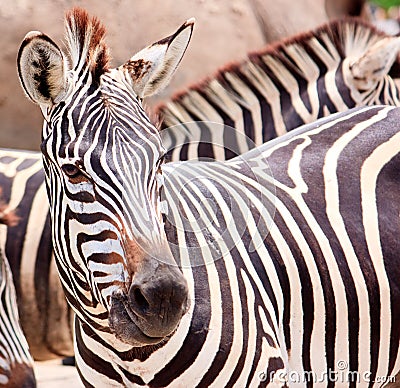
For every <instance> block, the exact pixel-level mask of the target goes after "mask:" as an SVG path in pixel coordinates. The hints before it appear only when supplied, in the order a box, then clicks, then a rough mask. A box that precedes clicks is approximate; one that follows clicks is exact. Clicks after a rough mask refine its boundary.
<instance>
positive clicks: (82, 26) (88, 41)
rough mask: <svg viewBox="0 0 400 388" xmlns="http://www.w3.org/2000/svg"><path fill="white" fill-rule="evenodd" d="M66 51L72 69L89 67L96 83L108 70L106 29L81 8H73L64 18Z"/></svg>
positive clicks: (108, 57) (108, 58)
mask: <svg viewBox="0 0 400 388" xmlns="http://www.w3.org/2000/svg"><path fill="white" fill-rule="evenodd" d="M65 33H66V41H67V49H68V52H69V55H70V59H71V62H72V68H73V69H74V70H75V71H80V70H81V69H83V68H84V67H85V66H86V67H89V70H90V72H91V73H92V76H93V79H94V80H95V81H96V80H98V79H99V78H100V76H101V75H102V74H103V73H105V72H106V71H107V70H108V65H109V61H110V55H109V50H108V47H107V45H106V43H105V34H106V29H105V27H104V26H103V24H102V23H101V22H100V21H99V19H97V18H96V17H92V18H90V17H89V14H88V13H87V12H86V11H85V10H84V9H82V8H73V9H72V10H70V11H68V12H67V14H66V16H65Z"/></svg>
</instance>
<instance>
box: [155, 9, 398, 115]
mask: <svg viewBox="0 0 400 388" xmlns="http://www.w3.org/2000/svg"><path fill="white" fill-rule="evenodd" d="M385 36H387V35H386V34H385V33H383V32H381V31H379V30H377V29H376V28H375V27H374V26H372V25H371V24H369V23H367V22H364V21H362V20H360V19H357V18H351V17H348V18H344V19H341V20H336V21H332V22H330V23H327V24H324V25H322V26H321V27H319V28H317V29H315V30H312V31H309V32H305V33H301V34H298V35H296V36H295V37H291V38H287V39H284V40H282V41H280V42H277V43H275V44H271V45H267V46H266V47H264V48H262V49H261V50H258V51H253V52H250V53H248V55H247V58H246V59H245V60H243V61H240V62H231V63H229V64H227V65H225V66H223V67H221V68H220V69H219V70H217V72H216V73H215V74H214V75H212V76H209V77H206V78H205V79H203V80H202V81H200V82H198V83H196V84H193V85H190V86H189V87H187V88H186V89H184V90H181V91H179V92H177V93H176V94H174V95H173V96H172V99H171V101H170V102H169V103H161V104H159V105H158V106H156V107H155V111H156V112H157V113H158V114H159V115H160V116H161V117H163V116H165V115H168V114H169V112H168V111H169V107H171V106H172V105H173V104H174V103H179V102H181V101H182V100H184V99H185V100H188V99H190V98H191V95H192V94H193V93H195V94H196V93H200V94H203V93H206V94H207V92H209V91H210V90H211V89H213V88H214V85H215V84H216V82H217V83H219V84H220V85H223V87H226V90H227V91H229V92H231V94H234V95H236V96H237V94H236V93H235V90H234V89H232V86H230V84H231V82H229V80H231V79H232V77H233V78H236V79H241V78H243V77H248V76H250V77H251V76H252V74H251V69H252V68H254V65H255V66H257V67H259V68H262V69H263V72H265V74H266V75H267V76H269V77H270V78H271V79H272V80H275V79H276V75H275V74H274V71H273V70H271V68H270V67H269V66H271V64H274V63H275V64H276V63H278V64H280V65H281V66H282V67H284V68H286V69H287V70H288V71H290V72H291V73H292V74H293V75H294V76H295V77H296V78H298V79H304V80H307V79H308V74H307V72H308V71H309V69H307V67H306V66H303V67H299V66H298V65H297V64H296V63H295V61H294V60H293V58H291V54H292V55H293V53H294V54H295V55H296V56H297V57H298V58H300V57H301V59H302V60H304V58H306V57H307V56H309V57H310V58H311V59H312V60H313V61H315V62H317V63H320V62H321V59H320V58H319V57H318V56H317V55H316V53H315V49H316V44H317V45H319V46H318V49H319V50H322V51H326V53H325V54H326V56H329V58H330V59H332V61H331V62H332V63H334V64H333V65H332V68H336V67H338V66H339V64H340V62H341V61H342V60H343V59H344V58H346V57H350V58H351V57H355V58H358V57H360V56H361V55H362V54H363V53H365V52H366V51H367V50H368V49H369V48H370V47H372V46H373V45H374V44H375V43H376V42H377V41H379V40H380V39H382V37H385ZM289 53H290V54H289ZM397 65H398V64H397V63H395V64H394V66H393V67H392V69H395V68H396V66H397ZM327 70H331V69H327ZM391 73H392V72H391ZM237 98H238V99H240V98H239V97H238V96H237Z"/></svg>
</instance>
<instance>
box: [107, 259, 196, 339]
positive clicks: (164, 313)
mask: <svg viewBox="0 0 400 388" xmlns="http://www.w3.org/2000/svg"><path fill="white" fill-rule="evenodd" d="M127 289H128V291H127V292H126V291H123V290H122V289H120V290H118V291H116V292H114V294H113V295H112V297H111V308H110V312H109V318H108V322H109V326H110V329H111V331H112V332H113V333H114V335H115V336H116V337H117V338H118V339H119V340H121V341H122V342H124V343H127V344H129V345H132V346H135V347H142V346H147V345H156V344H159V343H161V342H163V341H165V340H166V339H167V338H169V337H170V336H171V335H172V334H173V333H174V332H175V331H176V329H177V327H178V325H179V323H180V321H181V318H182V317H183V315H184V314H185V313H186V312H187V311H188V309H189V297H188V295H189V292H188V286H187V282H186V279H185V278H184V276H183V274H182V272H181V271H180V270H179V268H178V267H176V266H172V265H168V264H166V263H162V262H160V261H159V260H157V259H155V258H151V257H147V258H146V259H145V260H144V261H143V262H142V265H141V268H140V270H139V271H137V272H136V273H135V274H134V276H133V280H132V282H131V284H130V285H129V287H127Z"/></svg>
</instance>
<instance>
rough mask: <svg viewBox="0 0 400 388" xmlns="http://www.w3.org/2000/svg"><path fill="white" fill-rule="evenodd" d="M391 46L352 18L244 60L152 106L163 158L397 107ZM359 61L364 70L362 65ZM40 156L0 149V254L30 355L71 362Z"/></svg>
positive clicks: (221, 154)
mask: <svg viewBox="0 0 400 388" xmlns="http://www.w3.org/2000/svg"><path fill="white" fill-rule="evenodd" d="M398 40H399V39H398V38H389V37H387V36H384V35H382V34H380V33H378V32H377V31H376V30H374V29H373V28H371V27H370V26H368V25H367V24H364V23H361V22H359V21H355V20H350V21H342V22H334V23H331V24H328V25H326V26H324V27H321V28H320V29H318V30H316V31H314V32H310V33H307V34H304V35H302V36H300V37H296V38H292V39H289V40H287V41H285V42H284V43H283V44H280V45H277V46H275V47H270V48H267V49H265V50H264V51H260V52H258V53H255V54H252V55H250V56H249V59H248V60H247V61H244V62H243V63H240V64H234V65H231V66H230V67H228V68H226V69H224V70H221V71H220V72H219V73H218V74H217V75H216V76H215V77H214V78H210V79H208V80H207V81H205V82H203V83H201V84H200V85H198V86H197V87H192V88H189V90H188V91H186V92H185V93H183V94H180V95H179V96H177V97H176V98H175V99H174V100H173V101H171V102H170V103H168V104H166V105H165V106H163V107H161V108H160V109H159V112H160V114H161V115H162V116H164V122H163V124H162V128H163V131H162V132H161V136H162V140H163V144H164V146H165V147H166V148H167V149H168V151H169V158H170V159H171V160H172V161H178V160H186V159H199V158H200V159H201V158H212V159H214V158H215V159H217V160H224V159H229V158H230V157H232V156H234V155H236V154H241V153H243V152H245V151H247V150H248V149H250V148H253V147H255V146H256V145H259V144H261V143H263V142H264V141H266V140H269V139H270V138H273V137H275V136H276V135H280V134H283V133H285V132H286V131H289V130H291V129H293V128H294V127H297V126H299V125H301V124H303V123H305V122H310V121H312V120H315V119H316V118H318V117H321V116H323V115H326V114H328V113H330V112H336V111H341V110H345V109H347V108H349V107H353V106H361V105H366V104H379V103H388V104H394V105H398V88H397V86H396V85H395V80H394V78H392V75H389V74H388V71H389V68H390V65H391V63H392V62H393V60H394V58H395V56H394V55H392V54H394V53H395V52H396V51H397V45H398ZM367 59H369V63H370V65H369V67H368V66H365V67H364V68H363V64H365V63H367ZM371 63H372V65H371ZM350 64H352V65H353V70H351V69H350V66H349V65H350ZM354 64H356V67H357V65H358V73H357V74H356V73H355V70H354ZM375 68H381V69H380V71H378V72H375V73H376V74H375V78H374V79H375V81H376V83H375V84H373V85H369V86H368V87H367V86H366V85H365V82H364V84H363V81H362V79H361V80H360V79H358V78H360V72H361V70H360V69H364V70H363V71H364V72H365V73H373V72H374V69H375ZM361 75H362V74H361ZM357 77H358V78H357ZM355 78H357V79H355ZM361 78H362V77H361ZM369 78H371V77H369ZM284 80H286V81H285V82H284ZM296 85H297V86H296ZM362 88H364V90H363V91H362V92H360V90H361V89H362ZM198 120H205V121H202V122H198ZM169 126H171V127H170V128H168V127H169ZM224 148H225V150H224ZM39 159H40V154H39V153H37V154H35V153H31V152H29V153H25V154H24V153H23V152H21V151H18V152H17V154H15V152H14V151H10V150H0V163H1V165H0V168H1V171H0V185H1V187H3V188H4V189H5V191H6V192H7V193H6V194H7V202H9V201H11V202H10V208H12V209H14V210H15V211H16V212H17V213H18V216H19V217H20V219H21V221H20V222H19V223H18V224H17V225H16V226H14V227H10V228H8V229H7V233H6V235H5V236H4V238H5V239H6V243H5V244H6V247H5V251H6V254H7V257H8V258H9V260H10V263H11V268H12V270H13V274H14V280H15V285H16V290H17V295H18V300H19V308H20V315H21V318H22V319H21V321H22V322H21V323H22V326H23V327H24V330H25V332H26V336H27V339H28V342H29V344H30V349H31V353H32V354H33V356H34V357H35V358H36V359H39V360H41V359H49V358H54V357H61V356H70V355H72V353H73V349H72V328H71V316H72V314H71V310H70V309H69V308H68V307H67V305H66V303H65V301H64V298H63V297H62V296H61V289H60V283H59V281H58V278H57V276H56V275H55V265H54V260H53V258H52V254H53V252H52V246H51V242H50V240H51V231H50V216H49V214H48V212H47V207H46V205H45V204H44V197H45V188H44V172H43V171H42V166H41V162H40V161H39ZM30 163H32V166H31V165H30ZM11 171H12V173H11ZM30 209H31V210H30ZM44 268H45V269H44ZM31 289H36V292H35V293H32V292H30V290H31ZM50 296H51V297H50ZM43 317H48V319H43ZM33 321H35V322H36V324H35V325H32V322H33ZM36 328H40V329H36ZM38 333H41V335H38Z"/></svg>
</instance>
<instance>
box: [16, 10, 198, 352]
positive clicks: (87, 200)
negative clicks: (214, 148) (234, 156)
mask: <svg viewBox="0 0 400 388" xmlns="http://www.w3.org/2000/svg"><path fill="white" fill-rule="evenodd" d="M193 24H194V21H193V20H188V21H187V22H185V23H184V24H183V25H182V26H181V27H180V28H179V29H178V30H177V32H176V33H175V34H173V35H171V36H170V37H168V38H165V39H163V40H160V41H158V42H156V43H154V44H153V45H151V46H149V47H147V48H145V49H143V50H142V51H140V52H139V53H137V54H136V55H134V56H133V57H132V58H131V59H130V60H129V61H127V62H126V63H125V64H123V65H122V66H120V67H118V68H114V69H110V68H109V67H108V62H109V58H108V50H107V47H106V45H105V43H104V35H105V29H104V27H103V26H102V25H101V24H100V22H99V21H98V20H97V19H96V18H89V17H88V15H87V13H86V11H83V10H80V9H74V10H72V11H71V12H69V13H68V14H67V16H66V38H67V46H68V51H69V58H67V56H66V55H65V54H64V53H63V52H62V51H61V50H60V48H59V47H58V46H57V45H56V44H55V43H54V42H53V41H52V40H51V39H50V38H49V37H48V36H46V35H44V34H42V33H39V32H31V33H29V34H27V36H26V37H25V39H24V41H23V42H22V45H21V48H20V50H19V54H18V71H19V76H20V80H21V83H22V86H23V88H24V90H25V92H26V94H27V95H28V97H29V98H30V99H31V100H33V101H34V102H35V103H37V104H39V106H40V108H41V109H42V112H43V115H44V117H45V122H44V126H43V133H42V145H41V149H42V152H43V155H44V165H45V170H46V182H47V187H48V196H49V202H50V209H51V217H52V228H53V229H52V233H53V243H54V249H55V253H56V257H57V264H58V267H59V272H60V276H61V280H62V282H63V285H64V289H65V291H66V295H67V298H68V300H69V301H70V303H71V304H72V306H73V307H74V309H75V310H76V312H77V314H78V317H79V318H80V319H81V320H82V321H83V322H85V323H87V324H89V325H91V326H92V327H94V328H96V329H98V330H97V331H98V332H99V333H101V334H100V335H103V338H107V339H109V338H111V339H112V341H114V343H113V344H114V346H118V344H120V346H121V348H123V349H125V347H126V344H129V345H133V346H145V345H149V344H156V343H160V342H162V341H163V340H164V339H165V338H166V337H168V336H169V335H171V334H172V333H173V332H174V331H175V329H176V328H177V325H178V323H179V321H180V319H181V317H182V316H183V314H185V312H186V311H187V309H188V288H187V283H186V281H185V279H184V277H183V275H182V273H181V272H180V270H179V268H178V267H177V266H176V265H173V264H174V262H173V258H172V254H171V252H170V250H169V248H168V245H167V240H166V237H165V233H164V229H163V223H162V217H161V212H160V206H159V195H158V194H159V189H160V186H161V182H162V180H161V170H160V168H159V167H160V164H161V162H162V158H163V155H164V152H165V150H164V148H163V146H162V144H161V139H160V136H159V133H158V130H157V129H156V128H155V127H154V125H153V124H152V123H151V122H150V120H149V118H148V116H147V115H146V113H145V112H144V109H143V107H142V103H141V101H142V98H144V97H146V96H149V95H151V94H153V93H155V92H156V91H158V90H159V89H160V88H162V87H163V86H165V85H166V84H167V83H168V81H169V79H170V78H171V76H172V75H173V73H174V71H175V69H176V67H177V66H178V64H179V62H180V60H181V59H182V56H183V54H184V53H185V50H186V48H187V45H188V43H189V41H190V38H191V34H192V30H193ZM105 333H106V334H105ZM110 333H111V336H110ZM115 338H116V339H117V340H116V339H115ZM115 341H116V343H115ZM121 341H122V343H121Z"/></svg>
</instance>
